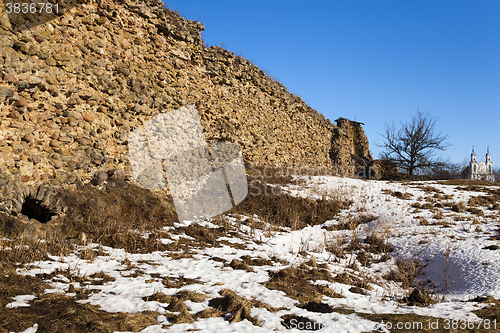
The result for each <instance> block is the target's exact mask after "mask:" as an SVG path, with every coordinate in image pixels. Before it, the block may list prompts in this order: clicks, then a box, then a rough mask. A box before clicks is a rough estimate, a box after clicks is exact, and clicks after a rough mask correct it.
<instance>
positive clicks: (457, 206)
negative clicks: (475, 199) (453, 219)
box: [451, 201, 467, 213]
mask: <svg viewBox="0 0 500 333" xmlns="http://www.w3.org/2000/svg"><path fill="white" fill-rule="evenodd" d="M466 209H467V206H466V205H465V203H464V202H463V201H460V202H459V203H456V204H455V205H453V207H451V210H452V211H454V212H457V213H463V212H464V211H465V210H466Z"/></svg>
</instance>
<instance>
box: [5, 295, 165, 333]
mask: <svg viewBox="0 0 500 333" xmlns="http://www.w3.org/2000/svg"><path fill="white" fill-rule="evenodd" d="M158 315H160V313H158V312H153V311H143V312H140V313H138V314H130V313H109V312H106V311H103V310H100V309H99V307H98V306H93V305H88V304H79V303H76V302H75V301H74V300H73V299H72V298H70V297H68V296H64V295H61V294H43V293H42V294H39V295H37V298H35V299H34V300H33V301H31V302H30V306H29V307H18V308H11V309H7V308H3V309H1V310H0V328H3V329H6V330H7V331H15V332H21V331H23V330H25V329H27V328H29V327H32V326H33V325H34V324H38V332H54V333H66V332H75V333H88V332H96V333H97V332H99V333H101V332H113V331H130V332H139V331H141V330H143V329H144V328H146V327H148V326H150V325H154V324H157V322H156V320H155V317H157V316H158Z"/></svg>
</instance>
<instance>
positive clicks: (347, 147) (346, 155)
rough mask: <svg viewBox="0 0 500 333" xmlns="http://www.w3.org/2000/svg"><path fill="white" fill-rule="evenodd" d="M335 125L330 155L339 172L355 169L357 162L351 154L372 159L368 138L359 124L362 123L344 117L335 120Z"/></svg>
mask: <svg viewBox="0 0 500 333" xmlns="http://www.w3.org/2000/svg"><path fill="white" fill-rule="evenodd" d="M335 122H336V123H337V127H336V128H335V129H334V130H333V136H332V149H331V151H330V156H331V158H332V162H333V164H334V165H335V166H337V167H338V168H340V170H339V172H342V173H343V174H349V173H350V171H351V170H349V169H351V168H352V167H353V168H354V169H355V170H357V169H358V167H359V165H358V164H359V163H355V162H354V161H353V160H352V157H351V155H355V156H358V157H361V158H363V159H365V160H368V161H372V160H373V158H372V155H371V153H370V147H369V142H368V139H367V138H366V135H365V133H364V131H363V128H362V127H361V125H363V123H360V122H355V121H351V120H348V119H345V118H338V119H337V120H335Z"/></svg>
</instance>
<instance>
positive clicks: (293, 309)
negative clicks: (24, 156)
mask: <svg viewBox="0 0 500 333" xmlns="http://www.w3.org/2000/svg"><path fill="white" fill-rule="evenodd" d="M479 188H482V187H481V186H479ZM487 188H489V189H498V187H494V186H488V187H487ZM284 190H285V191H287V192H289V193H290V194H292V195H294V196H303V197H311V198H316V199H319V198H328V197H331V196H336V197H337V198H339V197H340V198H344V199H350V200H352V204H351V205H350V207H349V208H348V209H345V210H342V211H341V213H340V214H339V216H337V217H336V219H334V220H331V221H327V222H325V223H324V224H323V225H315V226H308V227H306V228H303V229H301V230H294V231H290V230H285V229H282V230H280V231H269V230H266V228H253V227H251V224H250V223H245V222H248V221H250V220H257V219H258V218H257V217H249V216H246V217H242V216H226V217H224V219H226V222H227V223H229V224H231V225H232V226H233V227H234V228H235V230H236V229H237V232H234V233H228V234H226V235H224V236H221V237H219V239H218V241H220V242H218V243H217V246H207V245H206V244H205V245H203V246H194V247H193V248H192V249H191V251H192V252H191V253H190V254H185V255H182V253H177V255H172V252H171V251H164V252H162V251H158V252H153V253H147V254H131V253H126V252H125V251H124V250H120V249H113V248H108V247H103V248H102V249H101V252H102V255H100V256H97V257H96V258H94V259H92V260H83V259H80V255H79V253H78V251H77V252H75V253H73V254H71V255H69V256H66V257H52V258H51V259H52V260H47V261H43V262H35V263H32V264H31V265H27V266H25V267H24V268H19V269H18V271H17V273H18V274H22V275H31V276H36V275H40V274H51V273H53V272H54V271H56V269H58V271H57V272H63V271H64V272H69V273H66V274H57V275H52V277H50V278H48V281H50V286H51V289H48V290H46V291H45V292H46V293H65V294H66V295H68V296H70V297H73V296H75V295H76V294H75V292H74V290H79V289H82V288H86V290H87V296H88V297H83V298H81V299H79V300H77V302H80V303H90V304H96V305H99V306H100V307H101V309H102V310H104V311H108V312H128V313H138V312H141V311H146V310H149V311H156V312H158V316H157V318H156V320H157V324H156V325H150V326H148V327H147V328H145V329H144V330H142V331H141V332H151V333H153V332H188V331H197V332H221V333H222V332H273V331H283V332H299V331H300V330H299V328H301V327H300V325H299V324H298V323H297V322H292V324H291V325H289V326H292V327H290V328H287V327H285V326H284V325H283V324H282V323H281V322H282V320H283V319H282V317H283V316H285V315H289V314H295V315H297V316H302V317H307V318H309V319H311V320H314V321H315V322H317V323H318V324H320V325H321V329H320V330H319V331H320V332H370V331H375V330H377V329H378V331H392V329H388V328H391V327H389V326H385V327H380V323H379V322H378V321H376V320H370V319H366V318H367V317H365V319H364V318H362V317H361V314H396V315H402V314H417V315H421V316H429V317H435V318H439V320H441V323H444V321H445V320H465V321H470V322H479V321H480V318H479V317H478V316H477V315H476V314H474V313H473V311H475V310H478V309H481V308H484V307H485V306H488V305H489V304H487V303H480V302H474V301H471V300H472V299H474V298H476V297H478V296H492V297H494V298H496V299H500V250H496V247H495V245H500V244H498V243H499V241H497V240H491V238H492V237H493V236H495V235H498V230H499V226H500V225H499V211H498V210H493V209H490V208H488V207H481V206H478V207H476V208H477V209H479V210H481V211H483V214H481V213H479V214H478V213H477V212H476V213H471V212H468V211H462V212H455V211H453V210H452V209H451V207H450V205H451V204H456V203H459V202H461V201H462V202H464V203H465V204H467V202H468V200H469V198H471V197H473V196H481V195H486V194H487V193H485V192H477V191H468V190H465V189H457V186H452V185H442V184H439V183H436V182H413V183H399V182H395V183H391V182H385V181H364V180H356V179H347V178H338V177H312V178H308V179H307V182H306V183H305V185H304V184H303V185H300V186H291V185H290V186H288V187H286V188H285V189H284ZM440 202H441V203H443V205H442V206H443V207H440V206H439V203H440ZM415 203H419V204H421V205H422V204H425V203H430V205H428V206H427V208H418V207H417V206H418V205H416V204H415ZM436 204H437V205H436ZM368 214H369V215H370V216H372V217H373V220H371V221H368V222H366V223H360V224H359V226H358V227H357V228H356V229H355V230H342V229H341V230H337V229H338V228H335V225H337V224H339V223H341V222H342V221H345V220H348V219H352V218H356V217H357V216H363V215H368ZM481 215H482V216H481ZM201 224H202V225H203V226H205V227H218V225H217V224H216V221H208V222H201ZM178 227H181V226H180V225H179V226H178ZM175 228H176V227H174V228H171V230H168V231H173V229H175ZM373 234H376V235H378V236H379V237H381V238H382V239H384V240H385V241H386V242H387V244H390V245H392V246H393V248H394V251H392V252H389V253H388V255H389V256H390V258H389V259H388V260H385V261H384V260H380V262H376V261H377V260H375V261H374V262H373V263H371V264H368V265H366V266H364V265H362V264H361V263H360V262H359V258H357V254H356V252H355V251H348V250H346V248H347V247H348V245H349V241H350V240H351V239H352V238H353V237H357V238H358V239H359V240H361V243H363V242H362V241H363V239H365V238H366V237H367V236H368V235H373ZM171 235H172V236H171V238H169V239H165V240H163V242H165V243H171V242H175V241H178V240H182V239H187V240H189V239H191V240H192V239H193V238H192V237H190V236H187V235H186V234H184V233H181V234H175V233H171ZM342 239H344V240H346V243H345V244H343V248H344V250H345V251H344V253H345V255H344V256H343V257H340V258H338V257H336V256H335V255H334V254H332V253H331V252H330V251H327V247H328V245H329V243H330V242H332V241H333V240H342ZM341 245H342V244H341ZM488 246H489V248H486V247H488ZM87 247H97V245H95V244H90V245H87ZM84 249H85V247H84V246H81V247H80V248H79V251H83V250H84ZM369 255H371V256H372V259H377V258H381V257H382V254H373V255H372V254H369ZM244 256H250V257H251V258H262V259H263V260H264V262H265V264H264V265H253V266H251V269H250V270H244V269H234V268H232V267H231V266H230V263H231V261H232V260H233V259H236V260H241V258H242V257H244ZM214 258H216V260H214ZM311 258H313V259H314V262H315V263H316V264H317V265H321V264H323V265H321V267H324V268H326V269H327V270H328V272H329V273H330V275H331V276H332V277H335V276H337V275H338V274H341V273H348V274H349V275H350V276H353V277H358V278H360V279H365V280H366V281H368V282H367V283H368V285H370V286H371V288H370V289H371V290H368V289H365V290H364V292H363V293H364V294H363V293H357V292H353V289H352V285H348V284H343V283H339V282H335V281H334V282H332V281H325V280H317V281H314V282H313V283H314V284H322V285H326V286H328V287H329V288H330V289H332V290H333V291H334V292H335V293H337V294H340V295H342V296H344V297H342V298H341V297H334V298H332V297H328V296H323V297H322V300H321V302H322V303H324V304H327V305H329V306H331V308H333V309H344V310H349V311H334V312H330V313H320V312H311V311H308V310H306V309H304V308H301V307H298V306H299V305H300V304H299V302H298V301H297V300H295V299H293V298H291V297H289V296H287V295H286V294H285V292H283V291H279V290H275V289H270V288H267V287H266V286H265V284H266V282H267V281H268V280H269V279H270V272H277V271H279V270H282V269H284V268H286V267H288V266H293V267H298V266H300V265H301V264H303V263H308V262H311ZM398 258H400V259H403V260H404V259H419V260H421V261H422V263H424V264H426V265H425V267H423V268H422V275H420V276H419V277H418V278H417V281H416V282H417V283H418V282H421V283H423V284H422V286H424V284H425V287H426V288H428V289H429V290H430V291H431V292H433V296H432V297H433V299H434V300H438V302H436V303H433V304H428V305H425V306H416V305H415V306H410V305H407V304H406V303H405V302H404V301H403V297H406V296H408V295H409V294H410V292H411V291H412V288H404V287H403V286H402V284H401V283H399V282H396V281H392V280H388V279H387V278H386V277H387V276H388V274H389V273H390V272H391V270H394V269H395V264H396V262H397V260H398ZM357 259H358V260H357ZM68 274H70V275H78V276H80V277H89V276H91V275H92V274H101V276H103V277H106V280H105V282H104V283H103V281H101V283H95V281H96V279H94V280H88V281H83V280H82V281H80V280H79V281H76V280H75V279H70V278H69V277H68ZM94 276H98V275H94ZM168 278H172V279H177V280H179V279H182V281H184V283H181V284H179V285H176V286H174V285H173V284H170V285H169V284H165V283H164V281H165V279H168ZM97 280H98V279H97ZM177 280H176V281H177ZM224 289H229V290H232V291H234V292H235V293H236V294H237V295H239V296H241V297H243V298H246V299H248V300H257V301H261V302H263V303H265V304H267V305H269V306H270V307H273V308H277V309H278V310H277V311H275V312H273V311H270V310H268V309H266V308H263V307H255V306H254V307H252V308H251V316H252V317H254V318H256V319H257V320H258V322H259V325H255V324H254V323H251V322H250V321H248V320H242V321H238V322H233V323H230V321H229V320H227V319H228V318H229V316H230V314H226V316H225V317H221V316H215V317H210V318H196V317H195V314H196V313H199V312H200V311H203V310H205V309H207V308H209V307H210V306H209V302H210V300H211V299H214V298H218V297H221V292H222V290H224ZM180 290H189V291H194V292H197V293H199V294H206V296H205V297H206V298H205V299H204V300H200V301H198V302H195V301H192V300H185V301H184V304H185V306H186V307H187V310H188V312H189V314H191V315H192V317H194V318H195V320H194V322H192V323H189V321H188V322H186V323H175V324H174V323H172V322H171V321H169V318H172V316H175V315H177V314H179V313H178V312H176V311H171V310H168V309H167V307H168V306H169V303H168V302H165V303H162V302H159V301H154V300H147V297H148V296H151V295H153V294H155V293H163V294H165V295H175V294H176V293H178V292H179V291H180ZM33 299H34V296H33V295H19V296H16V297H14V298H13V299H12V303H9V304H8V305H7V307H27V306H30V302H31V301H33ZM394 324H395V323H394ZM391 325H392V324H391ZM498 326H499V327H498V328H500V322H499V323H498ZM492 328H493V327H492ZM491 331H493V329H492V330H491ZM25 332H36V326H33V327H32V328H30V329H28V330H26V331H25Z"/></svg>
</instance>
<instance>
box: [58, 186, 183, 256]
mask: <svg viewBox="0 0 500 333" xmlns="http://www.w3.org/2000/svg"><path fill="white" fill-rule="evenodd" d="M59 197H60V199H61V201H62V202H63V204H64V206H67V207H69V209H68V212H67V215H66V216H65V217H62V218H61V221H60V224H61V231H62V233H63V235H65V236H66V237H68V238H73V237H75V235H78V234H79V233H80V232H84V233H85V234H86V236H87V238H88V239H89V240H92V241H94V242H98V243H100V244H102V245H106V246H110V247H114V248H123V249H125V250H127V251H129V252H151V251H155V250H161V249H164V246H163V243H161V242H160V241H159V239H160V238H161V235H159V234H157V233H155V234H153V235H150V236H149V237H147V238H144V237H141V236H142V235H143V234H144V233H147V232H157V230H159V229H160V228H162V227H164V226H172V225H173V223H174V222H175V221H177V215H176V213H175V208H174V205H173V201H172V199H171V198H170V197H166V196H165V197H161V196H160V194H155V193H153V192H152V191H149V190H145V189H142V188H140V187H138V186H136V185H133V184H128V183H127V184H125V185H124V186H123V187H115V188H108V189H99V188H96V187H93V186H92V185H90V184H86V185H80V186H78V187H77V188H76V189H74V190H63V191H61V193H60V194H59Z"/></svg>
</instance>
